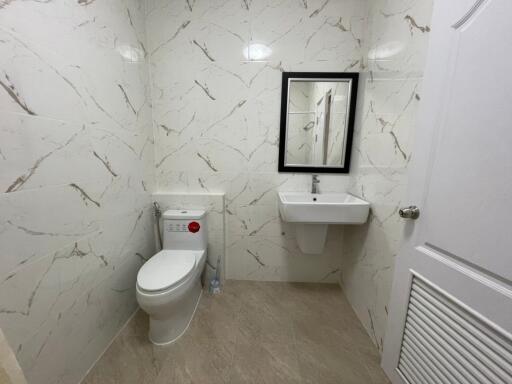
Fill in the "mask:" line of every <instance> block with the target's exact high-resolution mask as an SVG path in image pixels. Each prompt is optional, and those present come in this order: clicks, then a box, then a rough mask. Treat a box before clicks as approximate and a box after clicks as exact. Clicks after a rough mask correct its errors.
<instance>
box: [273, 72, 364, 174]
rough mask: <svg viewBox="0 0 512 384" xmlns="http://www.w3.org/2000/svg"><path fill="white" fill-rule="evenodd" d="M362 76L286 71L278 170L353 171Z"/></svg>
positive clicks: (282, 99) (310, 171) (284, 73)
mask: <svg viewBox="0 0 512 384" xmlns="http://www.w3.org/2000/svg"><path fill="white" fill-rule="evenodd" d="M358 80H359V74H358V73H354V72H340V73H338V72H318V73H317V72H283V82H282V93H281V134H280V139H279V172H304V173H348V172H349V168H350V155H351V152H352V136H353V133H354V120H355V112H356V101H357V85H358Z"/></svg>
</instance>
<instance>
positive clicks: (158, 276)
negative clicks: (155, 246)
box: [137, 250, 197, 291]
mask: <svg viewBox="0 0 512 384" xmlns="http://www.w3.org/2000/svg"><path fill="white" fill-rule="evenodd" d="M196 253H197V251H185V250H179V251H176V250H172V251H170V250H164V251H160V252H158V253H157V254H156V255H155V256H153V257H152V258H151V259H149V260H148V261H147V262H146V263H145V264H144V265H143V266H142V268H141V269H140V270H139V273H138V274H137V284H138V286H139V287H140V288H142V289H143V290H145V291H162V290H164V289H167V288H170V287H172V286H173V285H176V284H178V283H180V282H182V281H183V280H185V279H186V278H187V277H188V275H190V273H191V272H192V270H193V269H194V267H195V265H196Z"/></svg>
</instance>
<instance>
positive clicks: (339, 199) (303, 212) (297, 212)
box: [279, 192, 370, 224]
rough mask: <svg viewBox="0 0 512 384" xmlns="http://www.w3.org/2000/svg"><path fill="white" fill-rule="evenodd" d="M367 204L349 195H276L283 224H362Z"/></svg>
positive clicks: (366, 211) (298, 193)
mask: <svg viewBox="0 0 512 384" xmlns="http://www.w3.org/2000/svg"><path fill="white" fill-rule="evenodd" d="M369 211H370V203H368V202H367V201H364V200H362V199H359V198H357V197H355V196H352V195H350V194H348V193H321V194H313V193H306V192H279V212H280V213H281V217H282V219H283V220H284V221H288V222H291V223H303V224H363V223H365V222H366V220H367V218H368V212H369Z"/></svg>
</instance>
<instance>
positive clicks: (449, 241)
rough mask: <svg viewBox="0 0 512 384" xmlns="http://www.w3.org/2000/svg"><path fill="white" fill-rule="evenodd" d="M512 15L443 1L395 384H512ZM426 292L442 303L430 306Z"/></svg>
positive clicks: (396, 327) (394, 357)
mask: <svg viewBox="0 0 512 384" xmlns="http://www.w3.org/2000/svg"><path fill="white" fill-rule="evenodd" d="M510 15H512V2H510V1H509V0H476V1H475V0H473V1H469V0H456V1H449V2H447V1H437V2H436V3H435V7H434V14H433V20H432V36H431V41H430V50H429V57H428V63H427V69H426V73H425V80H424V86H423V88H424V92H425V94H424V98H423V102H422V106H421V110H420V113H419V121H418V134H417V135H416V137H417V142H416V145H415V152H414V154H415V162H414V164H413V165H412V167H411V174H410V192H409V201H408V203H410V204H413V205H418V206H419V207H420V209H421V215H420V218H419V219H418V220H417V221H416V222H410V223H408V224H407V226H406V232H405V240H404V243H403V246H402V249H401V251H400V254H399V256H398V258H397V263H396V266H395V277H394V283H393V291H392V297H391V301H390V314H389V320H388V330H387V333H386V339H385V343H384V355H383V363H382V364H383V367H384V369H385V371H386V373H387V374H388V375H389V377H390V378H391V380H392V381H393V383H395V384H398V383H410V384H417V383H428V384H429V383H431V382H432V383H452V382H454V383H459V382H461V383H473V382H474V383H510V382H512V336H511V332H512V285H511V281H512V257H510V253H511V250H512V230H511V229H510V228H511V226H510V225H509V224H508V221H509V217H512V126H511V121H512V107H511V101H512V78H511V77H510V76H509V73H508V72H509V71H508V68H509V66H510V64H509V63H510V59H511V58H512V32H511V31H510V28H509V25H510V23H509V21H508V20H509V18H510ZM418 284H423V286H424V287H427V288H425V289H423V290H421V288H417V287H418ZM430 290H432V291H430ZM427 291H428V292H434V293H435V295H439V297H441V298H442V299H441V300H433V301H432V302H430V303H429V302H428V300H427V301H423V302H422V300H424V299H425V298H424V297H421V294H422V293H425V292H427ZM418 292H419V293H418ZM428 292H427V293H426V295H427V297H431V296H428ZM443 300H445V301H443ZM422 303H423V304H424V305H423V304H422ZM443 303H444V304H443ZM436 306H437V307H436ZM450 311H460V314H462V315H464V316H465V317H464V316H462V315H461V316H462V317H463V318H458V319H459V320H460V321H448V320H449V319H448V320H447V318H446V313H452V312H450ZM468 324H469V325H468ZM471 327H477V328H478V327H479V328H478V329H477V330H475V329H474V328H471ZM466 328H467V329H466ZM433 330H435V331H433ZM422 332H424V333H422ZM479 332H480V333H479ZM472 334H477V335H480V336H479V337H477V338H476V339H471V340H473V341H472V343H469V344H468V340H469V336H468V335H472ZM404 335H405V336H404ZM440 335H441V336H440ZM462 335H466V337H463V336H462ZM425 343H426V344H425ZM432 348H433V349H432ZM436 348H437V349H436ZM493 348H494V349H493ZM445 354H446V356H445ZM447 359H448V360H450V359H454V360H453V361H451V364H449V365H448V366H446V367H444V366H442V365H443V362H445V361H446V360H447ZM489 359H490V360H489ZM482 361H484V362H486V363H485V364H483V363H482ZM439 364H441V366H440V365H439ZM500 364H501V365H500Z"/></svg>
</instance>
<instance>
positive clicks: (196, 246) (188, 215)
mask: <svg viewBox="0 0 512 384" xmlns="http://www.w3.org/2000/svg"><path fill="white" fill-rule="evenodd" d="M162 218H163V248H164V249H188V250H206V248H207V247H208V227H207V224H206V212H205V211H203V210H186V209H182V210H174V209H171V210H168V211H165V212H164V214H163V216H162Z"/></svg>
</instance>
